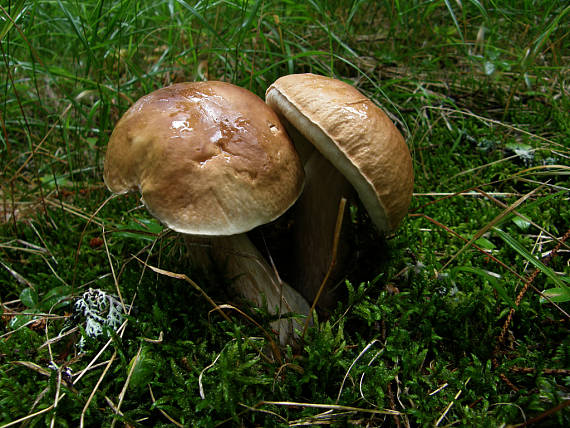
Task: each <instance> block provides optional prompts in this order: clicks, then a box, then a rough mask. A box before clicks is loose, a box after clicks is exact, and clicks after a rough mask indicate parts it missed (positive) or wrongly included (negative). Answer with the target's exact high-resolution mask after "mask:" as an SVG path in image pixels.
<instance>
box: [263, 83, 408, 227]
mask: <svg viewBox="0 0 570 428" xmlns="http://www.w3.org/2000/svg"><path fill="white" fill-rule="evenodd" d="M265 99H266V102H267V104H269V106H270V107H272V108H273V109H274V110H275V111H276V112H277V113H278V114H279V115H280V117H282V118H284V120H285V121H286V122H289V124H291V125H292V127H293V128H295V129H296V130H297V131H299V132H300V133H301V134H303V136H304V137H305V138H306V139H307V140H309V141H310V142H311V143H312V144H313V145H314V146H315V147H316V148H317V149H318V150H319V151H320V152H321V154H322V155H323V156H324V157H325V158H326V159H328V160H329V161H330V162H331V163H332V164H333V165H334V166H335V167H336V168H337V169H338V170H339V171H340V172H341V173H342V174H343V175H344V176H345V177H346V178H347V180H348V181H349V182H350V183H351V184H352V186H353V187H354V188H355V189H356V191H357V192H358V195H359V197H360V200H361V201H362V203H363V205H364V207H365V208H366V210H367V211H368V213H369V215H370V218H371V219H372V221H373V222H374V224H375V225H376V227H377V228H378V230H379V231H381V232H389V231H392V230H394V229H395V228H396V227H397V225H398V223H399V222H400V221H401V220H402V218H403V217H404V216H405V215H406V213H407V211H408V207H409V205H410V201H411V198H412V188H413V182H414V179H413V168H412V159H411V156H410V152H409V150H408V147H407V146H406V142H405V141H404V138H403V137H402V134H400V132H399V131H398V129H397V128H396V127H395V126H394V124H393V123H392V121H391V120H390V119H389V118H388V117H387V116H386V114H385V113H384V112H383V111H382V110H381V109H380V108H379V107H377V106H376V105H375V104H374V103H373V102H372V101H371V100H370V99H368V98H367V97H365V96H364V95H362V94H361V93H360V92H359V91H358V90H357V89H355V88H354V87H352V86H350V85H349V84H347V83H344V82H341V81H340V80H336V79H332V78H329V77H325V76H319V75H315V74H292V75H288V76H283V77H281V78H279V79H277V81H275V83H273V84H272V85H271V86H270V87H269V88H268V89H267V92H266V94H265ZM286 122H285V123H286Z"/></svg>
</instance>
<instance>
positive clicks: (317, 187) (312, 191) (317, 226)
mask: <svg viewBox="0 0 570 428" xmlns="http://www.w3.org/2000/svg"><path fill="white" fill-rule="evenodd" d="M297 141H298V140H297ZM353 193H354V190H353V188H352V186H351V184H350V183H349V182H348V180H346V178H344V176H343V175H342V174H341V173H340V172H339V171H338V170H337V169H336V168H335V167H334V166H333V165H332V164H331V163H330V162H329V161H328V160H326V159H325V158H324V157H323V156H322V155H321V154H320V153H319V152H318V151H317V150H313V152H312V153H311V154H310V156H309V157H308V158H307V160H306V163H305V188H304V190H303V193H302V194H301V196H300V198H299V199H298V201H297V204H296V205H295V207H294V219H295V232H294V240H295V244H294V248H295V251H294V257H295V267H296V268H295V272H294V274H293V278H294V281H293V284H294V285H295V286H296V288H297V289H298V290H300V291H301V293H302V294H303V296H304V297H305V298H306V299H307V300H308V301H309V303H311V302H312V301H313V300H314V299H315V297H316V295H317V292H318V290H319V287H320V285H321V283H322V281H323V279H324V278H325V275H326V274H327V271H328V270H329V266H330V263H331V257H332V254H333V243H334V234H335V225H336V221H337V217H338V209H339V203H340V200H341V199H342V198H345V199H350V196H351V195H352V194H353ZM350 231H351V224H350V216H345V217H344V221H343V225H342V229H341V238H340V239H339V245H338V248H337V256H336V260H335V264H334V266H333V268H332V270H331V273H330V276H329V278H328V281H327V284H326V286H325V289H324V290H323V292H322V294H321V296H320V297H319V302H318V307H320V308H321V309H330V308H332V307H334V305H335V303H336V301H337V295H338V293H335V290H334V285H335V284H336V283H337V282H338V281H339V280H340V279H341V278H342V276H343V275H344V273H345V272H346V269H345V268H346V265H347V262H348V260H349V257H350V242H349V236H350V235H351V233H350Z"/></svg>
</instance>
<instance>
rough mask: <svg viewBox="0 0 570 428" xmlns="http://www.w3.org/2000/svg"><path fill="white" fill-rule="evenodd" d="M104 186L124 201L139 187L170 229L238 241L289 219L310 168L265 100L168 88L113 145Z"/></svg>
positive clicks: (142, 104)
mask: <svg viewBox="0 0 570 428" xmlns="http://www.w3.org/2000/svg"><path fill="white" fill-rule="evenodd" d="M104 180H105V183H106V184H107V187H109V189H110V190H111V191H113V192H115V193H126V192H129V191H133V190H136V189H139V190H140V192H141V193H142V199H143V201H144V203H145V205H146V206H147V208H148V210H149V211H150V212H151V213H152V214H153V215H154V216H155V217H157V218H158V219H159V220H160V221H162V222H163V223H165V224H166V225H167V226H168V227H170V228H171V229H174V230H176V231H178V232H183V233H188V234H196V235H232V234H237V233H242V232H245V231H248V230H250V229H252V228H254V227H256V226H258V225H260V224H264V223H267V222H269V221H272V220H274V219H275V218H277V217H278V216H280V215H281V214H282V213H283V212H284V211H286V210H287V208H289V207H290V206H291V205H292V204H293V203H294V202H295V200H296V199H297V197H298V196H299V193H300V192H301V189H302V183H303V170H302V166H301V163H300V161H299V158H298V156H297V154H296V152H295V149H294V147H293V145H292V143H291V141H290V140H289V138H288V136H287V134H286V133H285V131H284V130H283V126H282V125H281V123H280V121H279V119H278V117H277V115H276V114H275V113H274V112H273V111H272V110H271V109H270V108H269V107H268V106H267V105H266V104H265V103H264V102H263V101H262V100H261V99H260V98H259V97H257V96H256V95H255V94H253V93H251V92H250V91H248V90H246V89H243V88H240V87H237V86H235V85H232V84H230V83H225V82H217V81H210V82H192V83H179V84H175V85H172V86H168V87H166V88H162V89H159V90H157V91H154V92H152V93H150V94H149V95H146V96H144V97H142V98H141V99H139V100H138V101H137V102H136V103H135V104H134V105H133V106H131V108H129V110H128V111H127V112H126V113H125V114H124V115H123V117H122V118H121V119H120V120H119V122H118V123H117V125H116V127H115V129H114V131H113V134H112V135H111V139H110V140H109V145H108V147H107V154H106V158H105V169H104Z"/></svg>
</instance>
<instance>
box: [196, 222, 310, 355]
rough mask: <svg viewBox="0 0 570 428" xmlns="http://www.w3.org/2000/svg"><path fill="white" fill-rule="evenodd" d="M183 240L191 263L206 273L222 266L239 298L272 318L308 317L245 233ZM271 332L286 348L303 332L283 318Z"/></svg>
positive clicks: (306, 307)
mask: <svg viewBox="0 0 570 428" xmlns="http://www.w3.org/2000/svg"><path fill="white" fill-rule="evenodd" d="M185 239H186V244H187V248H188V251H189V257H190V260H191V262H192V263H193V264H195V265H200V266H202V267H203V268H205V269H208V267H209V265H210V263H212V262H213V263H214V264H215V265H216V266H222V267H223V268H224V272H225V274H226V275H227V277H229V278H230V280H231V281H232V287H233V289H234V290H235V291H236V293H238V294H239V295H240V296H241V297H243V298H245V299H247V300H248V301H250V302H251V303H254V304H255V305H257V306H259V307H262V306H263V307H267V309H268V311H269V313H271V314H274V315H279V316H281V315H282V314H286V313H294V314H299V315H303V316H306V315H308V313H309V305H308V304H307V302H306V301H305V299H304V298H303V297H302V296H301V295H300V294H299V293H298V292H297V291H295V290H294V289H293V288H291V287H290V286H289V285H288V284H286V283H285V282H283V281H281V279H280V278H279V276H278V275H277V273H276V272H275V271H274V270H273V269H272V267H271V266H269V264H268V263H267V262H266V261H265V259H264V258H263V256H262V255H261V253H260V252H259V251H258V250H257V248H256V247H255V246H254V245H253V244H252V243H251V241H250V240H249V238H248V237H247V235H246V234H245V233H241V234H237V235H230V236H218V237H196V236H191V235H186V236H185ZM205 247H208V248H205ZM272 328H273V329H275V330H276V331H277V332H278V333H279V341H280V343H281V344H282V345H285V344H288V343H291V341H292V340H294V339H296V338H298V337H299V335H298V334H297V332H296V331H297V330H299V331H300V330H301V329H302V328H303V322H302V320H299V319H295V318H283V319H279V320H277V321H275V322H273V323H272Z"/></svg>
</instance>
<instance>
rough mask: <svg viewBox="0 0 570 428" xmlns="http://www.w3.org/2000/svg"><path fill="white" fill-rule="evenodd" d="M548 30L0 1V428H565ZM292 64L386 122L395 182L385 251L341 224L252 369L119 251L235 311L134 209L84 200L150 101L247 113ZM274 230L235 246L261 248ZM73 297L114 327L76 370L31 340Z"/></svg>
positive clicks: (284, 9) (555, 125)
mask: <svg viewBox="0 0 570 428" xmlns="http://www.w3.org/2000/svg"><path fill="white" fill-rule="evenodd" d="M569 17H570V8H569V7H568V6H566V5H565V3H564V2H559V1H554V0H552V1H538V0H536V1H531V0H525V1H501V2H498V1H485V2H482V1H475V0H471V1H453V2H452V1H423V2H420V1H409V2H401V1H400V2H398V1H363V0H354V1H348V0H343V1H335V2H333V1H330V2H329V1H324V0H312V1H307V2H297V1H287V0H285V1H273V0H265V1H261V0H259V1H225V2H216V1H201V2H190V1H182V0H177V1H176V0H171V1H166V0H164V1H153V2H137V1H132V0H123V1H102V0H100V1H63V0H58V1H42V0H40V1H6V2H3V3H2V8H1V9H0V38H1V51H0V56H1V58H0V60H1V63H2V65H1V67H0V76H1V77H2V79H1V80H0V82H1V83H2V86H1V87H0V91H1V94H2V95H1V96H0V104H1V106H0V112H1V114H0V131H1V132H0V152H1V157H0V168H1V169H2V182H1V184H2V185H1V188H0V191H1V196H2V199H1V206H0V262H1V264H2V268H1V269H0V304H1V306H0V313H1V314H2V317H1V321H0V424H9V423H11V422H16V421H18V420H20V419H22V418H26V419H25V420H26V423H27V424H29V425H30V426H46V425H49V424H53V425H54V426H78V425H79V424H80V421H81V420H83V421H84V423H85V424H86V425H89V426H109V425H111V424H112V423H113V421H114V423H115V424H117V423H118V424H123V425H124V424H130V425H132V426H160V425H169V424H171V423H172V422H171V420H173V421H175V422H176V423H177V424H183V425H186V426H215V425H218V424H222V423H224V422H226V423H228V424H229V425H240V424H242V425H244V426H253V425H264V426H275V425H283V426H286V425H288V424H295V423H297V424H301V423H308V422H311V421H312V422H319V421H320V422H321V423H332V424H333V425H337V426H345V425H347V424H354V425H363V426H364V425H369V426H381V425H382V426H421V425H434V424H437V425H439V426H448V425H457V426H503V425H505V424H520V423H523V422H525V421H533V420H534V419H536V420H538V423H540V424H541V426H567V425H570V411H569V409H568V404H569V403H570V401H569V400H570V340H569V335H568V323H569V315H568V313H569V312H570V306H569V304H568V301H569V298H568V287H569V286H570V281H569V279H568V278H569V272H570V268H569V265H568V253H569V251H570V241H565V240H564V238H563V236H564V235H565V234H566V233H567V231H568V230H569V228H570V222H569V219H570V204H569V202H568V199H569V196H570V195H569V193H570V190H569V189H570V180H569V179H568V175H569V171H570V162H569V160H568V159H569V156H570V149H569V141H570V114H569V113H568V112H570V97H569V96H568V95H569V94H568V81H569V78H570V73H569V71H568V63H569V61H570V53H569V52H570V50H569V47H570V38H569V33H568V23H569ZM298 72H313V73H319V74H324V75H329V76H334V77H337V78H340V79H344V80H346V81H349V82H351V83H352V84H354V85H355V86H357V87H358V88H359V89H360V90H361V91H362V92H364V93H365V94H366V95H368V96H369V97H370V98H372V99H374V100H375V101H376V102H377V103H378V104H379V105H381V106H382V107H383V108H384V109H385V110H386V111H387V112H389V113H390V115H391V117H392V118H393V120H394V121H395V122H396V123H397V125H398V127H399V128H400V130H401V131H402V133H403V135H404V136H405V137H406V140H407V143H408V146H409V148H410V151H411V153H412V156H413V160H414V170H415V177H416V183H415V196H414V199H413V202H412V206H411V208H410V215H409V216H408V217H407V218H406V219H405V220H404V222H403V224H402V225H401V226H400V228H399V229H398V230H397V232H396V233H395V234H394V235H393V236H389V237H387V239H384V240H379V239H378V238H377V237H376V236H375V234H374V233H373V231H372V228H371V225H370V223H369V221H368V219H367V218H366V216H365V214H363V213H362V209H361V207H360V206H358V205H353V206H352V207H351V213H352V214H353V215H352V219H353V221H354V222H355V226H356V236H355V241H356V243H357V247H356V248H355V250H354V260H353V261H354V263H353V264H352V267H351V269H350V270H349V271H347V272H346V282H345V283H343V284H341V287H344V288H345V289H346V293H345V298H344V299H342V300H341V301H339V302H338V304H337V307H336V308H334V310H333V311H332V313H331V315H330V317H329V318H328V319H325V318H321V319H320V320H319V322H318V323H316V325H315V326H314V327H313V328H311V329H310V330H309V332H308V335H307V337H306V338H305V341H304V343H303V346H302V348H301V349H291V348H286V349H282V350H281V355H280V358H276V357H272V356H271V354H270V352H269V341H268V339H267V338H266V337H265V336H264V335H263V333H262V331H261V330H260V329H259V328H258V327H256V326H255V325H254V324H252V323H250V322H248V321H247V320H246V319H245V318H244V317H242V316H240V315H238V314H237V313H236V312H233V313H232V312H228V315H230V316H231V319H230V321H228V320H225V319H224V318H222V317H221V316H220V315H219V314H218V313H216V312H211V313H210V309H211V308H210V306H209V305H208V303H207V302H206V301H205V300H204V299H203V298H202V297H201V296H200V295H199V294H198V293H197V292H196V291H194V289H193V288H191V286H190V285H189V284H188V283H186V282H185V281H182V280H177V279H175V278H172V277H168V276H164V275H158V274H156V273H154V272H152V271H151V270H150V269H148V268H145V266H144V265H143V264H142V263H141V262H140V261H139V260H137V258H138V259H140V260H143V261H146V262H147V263H148V264H149V265H151V266H157V267H160V268H162V269H165V270H167V271H170V272H176V273H184V274H186V275H188V276H189V277H190V278H192V279H193V280H194V281H196V282H197V283H198V284H200V285H201V286H202V288H203V289H204V290H205V291H206V292H207V294H208V295H209V296H210V297H211V298H212V299H213V300H214V301H216V302H218V303H220V304H222V303H228V302H233V303H235V301H234V300H233V298H232V296H231V295H230V294H229V292H228V291H227V287H224V285H225V284H227V283H228V281H227V279H226V278H224V276H223V272H203V271H201V270H200V269H199V267H196V266H190V265H189V262H188V261H186V259H185V256H184V252H185V248H184V244H183V240H182V239H181V238H180V236H178V235H177V234H174V233H167V231H162V228H161V227H160V225H158V224H157V223H156V222H154V221H152V220H151V218H150V216H149V214H147V213H146V211H145V210H144V209H142V208H141V207H140V206H139V205H140V204H139V200H138V197H137V196H135V195H130V196H125V197H120V198H115V199H113V200H111V201H110V202H108V203H107V204H105V205H104V206H103V207H102V208H101V205H102V204H103V202H104V201H105V200H106V199H107V198H108V196H109V193H108V191H107V190H106V188H105V187H104V185H103V183H102V168H103V158H104V153H105V148H106V144H107V141H108V139H109V136H110V133H111V131H112V129H113V126H114V124H115V123H116V121H117V120H118V119H119V117H120V116H121V114H122V113H123V112H124V111H125V110H126V109H127V108H128V107H129V105H130V104H131V103H132V102H133V101H134V100H136V99H137V98H139V97H140V96H142V95H144V94H146V93H148V92H150V91H152V90H154V89H157V88H159V87H162V86H165V85H168V84H171V83H174V82H180V81H192V80H203V79H211V80H226V81H231V82H233V83H236V84H238V85H240V86H243V87H246V88H248V89H250V90H251V91H253V92H255V93H257V94H258V95H260V96H263V94H264V92H265V89H266V88H267V87H268V86H269V85H270V84H271V83H272V82H273V81H274V80H276V79H277V78H278V77H279V76H282V75H285V74H289V73H298ZM521 198H522V199H521ZM517 201H518V202H517ZM517 203H519V204H518V205H516V206H514V205H515V204H517ZM283 223H286V220H285V221H284V222H283ZM280 227H281V224H280V223H279V222H278V224H276V225H271V226H268V227H264V228H262V229H261V231H257V232H256V235H257V237H258V238H259V235H260V234H262V235H263V236H265V237H266V240H267V241H268V242H267V245H268V247H269V248H270V249H271V251H272V253H274V254H276V255H278V254H279V249H280V248H281V247H282V246H283V245H284V244H283V239H284V238H283V234H282V229H280ZM471 244H474V245H476V246H477V247H478V248H479V249H480V250H478V249H477V248H475V246H474V245H471ZM555 248H556V249H557V250H556V252H555V254H554V255H553V256H552V257H547V255H548V254H549V252H551V251H552V250H553V249H555ZM135 256H136V258H135ZM535 270H536V274H535V276H531V275H532V274H533V272H534V271H535ZM284 275H285V276H286V272H284ZM90 287H91V288H100V289H103V290H105V291H106V292H109V293H113V294H115V295H117V294H118V291H120V294H121V296H122V298H123V299H124V301H125V303H126V304H132V311H131V313H130V315H128V316H126V319H127V320H128V321H127V324H126V326H125V327H124V330H123V331H122V332H119V333H114V332H113V333H112V334H111V335H110V337H109V338H108V339H107V336H102V337H105V339H100V340H91V341H88V342H87V344H86V346H85V352H84V353H82V354H80V353H79V348H78V344H79V339H80V335H81V328H83V327H82V326H81V327H79V328H78V329H76V330H75V331H74V332H72V333H70V334H68V335H66V336H64V337H62V338H58V339H57V340H51V339H54V338H57V337H58V334H59V333H60V332H61V331H62V330H64V329H67V331H69V329H71V328H72V327H73V324H72V323H71V319H70V318H71V314H72V309H73V302H74V300H75V299H76V298H78V297H79V296H80V295H81V294H82V293H83V292H85V291H86V290H87V289H88V288H90ZM524 290H526V292H525V291H524ZM545 290H549V291H548V293H547V295H548V296H551V297H552V299H551V300H554V301H555V302H554V303H556V305H555V304H553V303H552V302H549V301H548V300H545V299H544V297H542V296H541V294H540V293H541V292H543V291H545ZM240 308H241V309H242V310H244V311H246V312H247V313H248V314H249V316H251V317H252V318H253V319H255V320H256V322H258V323H260V324H261V325H262V326H264V327H266V328H267V327H268V326H269V324H270V321H271V317H270V316H269V315H268V314H267V313H265V312H264V311H262V310H259V309H255V308H250V307H247V305H244V304H241V305H240ZM246 338H249V339H248V340H245V339H246ZM106 344H108V345H107V347H106V348H104V350H103V352H102V353H101V354H100V355H99V356H98V353H99V351H101V350H102V349H103V347H104V346H105V345H106ZM96 357H97V359H96V360H95V358H96ZM52 361H53V362H55V364H56V365H57V367H60V368H62V367H70V368H71V369H72V370H73V373H74V375H73V378H71V381H70V382H67V383H66V381H65V376H63V375H62V374H61V373H62V371H58V370H53V369H51V368H50V367H49V366H50V362H52ZM85 369H87V370H85ZM84 370H85V371H84ZM68 380H69V379H68ZM72 383H73V384H72ZM288 402H293V403H297V404H296V405H294V406H292V405H288V404H286V403H288ZM319 406H320V407H319ZM327 406H329V407H327ZM117 408H118V410H117V411H116V409H117ZM385 410H386V411H396V412H399V414H398V416H393V415H387V414H385ZM327 411H328V412H327ZM169 418H171V420H169Z"/></svg>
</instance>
